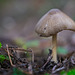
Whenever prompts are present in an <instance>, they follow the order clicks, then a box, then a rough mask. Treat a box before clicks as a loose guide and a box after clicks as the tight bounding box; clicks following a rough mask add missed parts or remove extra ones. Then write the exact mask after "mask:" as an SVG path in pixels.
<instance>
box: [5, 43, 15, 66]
mask: <svg viewBox="0 0 75 75" xmlns="http://www.w3.org/2000/svg"><path fill="white" fill-rule="evenodd" d="M6 47H7V53H8V56H9V60H10V64H11V66H13V67H15V65H13V63H12V60H11V57H10V53H9V49H8V45H7V44H6Z"/></svg>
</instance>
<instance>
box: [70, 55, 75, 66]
mask: <svg viewBox="0 0 75 75" xmlns="http://www.w3.org/2000/svg"><path fill="white" fill-rule="evenodd" d="M74 59H75V57H74V56H72V57H71V63H72V64H74V65H75V60H74Z"/></svg>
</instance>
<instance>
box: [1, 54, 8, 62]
mask: <svg viewBox="0 0 75 75" xmlns="http://www.w3.org/2000/svg"><path fill="white" fill-rule="evenodd" d="M4 60H9V58H8V56H4V55H0V62H1V63H2V62H3V61H4Z"/></svg>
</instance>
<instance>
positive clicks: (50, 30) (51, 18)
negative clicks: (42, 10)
mask: <svg viewBox="0 0 75 75" xmlns="http://www.w3.org/2000/svg"><path fill="white" fill-rule="evenodd" d="M62 30H73V31H75V22H74V21H73V20H72V19H71V18H70V17H69V16H67V15H66V14H64V13H63V12H62V11H60V10H59V9H51V10H50V11H49V12H47V13H46V14H45V15H44V16H43V17H42V18H41V19H40V21H39V22H38V23H37V25H36V27H35V31H36V32H37V33H38V34H39V35H40V36H43V37H49V36H52V35H54V34H56V33H58V32H60V31H62Z"/></svg>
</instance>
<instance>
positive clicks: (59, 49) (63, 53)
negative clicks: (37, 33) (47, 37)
mask: <svg viewBox="0 0 75 75" xmlns="http://www.w3.org/2000/svg"><path fill="white" fill-rule="evenodd" d="M57 53H58V54H62V55H66V54H67V53H68V51H67V50H66V49H65V48H64V47H58V48H57Z"/></svg>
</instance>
